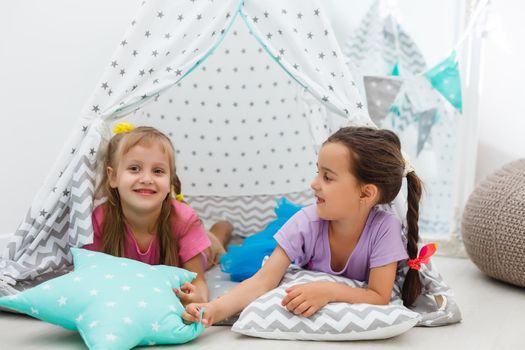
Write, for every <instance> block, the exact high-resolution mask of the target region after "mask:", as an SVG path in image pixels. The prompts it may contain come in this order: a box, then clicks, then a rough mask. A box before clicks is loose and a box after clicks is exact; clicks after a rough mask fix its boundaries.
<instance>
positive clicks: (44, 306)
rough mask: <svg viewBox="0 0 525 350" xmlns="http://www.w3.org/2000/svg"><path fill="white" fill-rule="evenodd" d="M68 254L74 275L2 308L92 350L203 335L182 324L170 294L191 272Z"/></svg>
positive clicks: (197, 327) (81, 252) (199, 328)
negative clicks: (71, 335) (55, 328)
mask: <svg viewBox="0 0 525 350" xmlns="http://www.w3.org/2000/svg"><path fill="white" fill-rule="evenodd" d="M71 252H72V254H73V264H74V266H75V270H74V271H73V272H71V273H68V274H66V275H63V276H60V277H57V278H54V279H52V280H49V281H47V282H44V283H42V284H40V285H38V286H36V287H34V288H31V289H28V290H25V291H24V292H21V293H19V294H17V295H14V296H8V297H3V298H0V306H2V307H5V308H8V309H13V310H17V311H20V312H23V313H26V314H28V315H30V316H33V317H35V318H38V319H41V320H43V321H47V322H50V323H53V324H56V325H59V326H62V327H64V328H67V329H71V330H78V331H79V332H80V335H81V336H82V338H83V339H84V342H85V343H86V345H87V346H88V347H89V348H90V349H131V348H133V347H135V346H138V345H156V344H180V343H186V342H189V341H190V340H192V339H194V338H196V337H197V336H199V335H200V334H201V333H202V332H203V330H204V326H203V325H202V324H199V323H193V324H191V325H186V324H184V323H183V321H182V317H181V315H182V312H183V311H184V308H183V306H182V304H181V303H180V301H179V299H178V298H177V296H176V295H175V294H174V293H173V291H172V288H180V286H181V285H182V284H184V283H185V282H191V281H192V280H193V279H194V278H195V277H196V274H195V273H193V272H189V271H187V270H184V269H180V268H177V267H172V266H165V265H156V266H152V265H147V264H144V263H141V262H138V261H135V260H130V259H125V258H117V257H114V256H111V255H107V254H103V253H97V252H92V251H89V250H85V249H78V248H71Z"/></svg>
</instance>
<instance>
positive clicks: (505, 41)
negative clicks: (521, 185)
mask: <svg viewBox="0 0 525 350" xmlns="http://www.w3.org/2000/svg"><path fill="white" fill-rule="evenodd" d="M492 3H493V4H494V6H493V8H492V9H491V12H490V14H491V16H490V17H489V22H488V26H487V30H488V31H487V38H486V40H485V54H484V55H483V56H482V57H483V60H482V67H481V69H482V72H483V73H484V74H482V76H481V78H482V82H481V87H480V90H481V91H480V93H481V96H480V105H479V111H480V112H479V120H480V124H479V144H478V157H477V167H476V181H477V182H479V181H482V180H483V178H485V177H486V176H487V175H489V174H490V173H491V172H492V171H494V169H497V168H499V167H500V166H502V165H503V164H505V163H508V162H510V161H513V160H515V159H518V158H525V108H524V107H523V106H522V105H521V104H522V103H525V88H524V87H523V85H524V81H525V46H524V45H523V33H524V31H525V22H524V21H523V19H524V16H525V3H524V2H523V1H520V0H504V1H503V0H499V1H498V0H496V1H492Z"/></svg>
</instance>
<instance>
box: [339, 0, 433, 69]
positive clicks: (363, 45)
mask: <svg viewBox="0 0 525 350" xmlns="http://www.w3.org/2000/svg"><path fill="white" fill-rule="evenodd" d="M344 54H345V55H346V56H347V57H348V58H349V59H350V60H351V61H352V63H353V64H355V65H356V66H357V67H358V68H359V71H360V72H361V73H362V74H363V75H381V76H384V75H388V74H390V73H391V71H392V69H393V67H394V66H395V65H396V64H397V67H399V69H400V70H401V72H402V73H407V72H408V73H410V74H411V75H416V74H419V73H422V72H423V71H424V70H425V69H426V62H425V59H424V58H423V55H422V54H421V51H420V50H419V48H418V46H417V45H416V43H415V42H414V41H413V40H412V38H411V37H410V36H409V35H408V34H407V33H406V31H405V30H404V29H403V27H401V25H400V24H399V23H398V22H397V20H396V19H395V18H394V16H393V15H392V14H391V13H386V10H385V9H383V8H382V7H381V4H380V2H379V1H376V2H374V4H373V5H372V6H371V7H370V10H368V12H367V13H366V14H365V16H364V18H363V20H362V21H361V23H360V24H359V26H358V27H357V28H356V30H355V31H354V32H353V33H352V34H351V35H350V36H349V38H348V40H347V42H346V44H345V47H344Z"/></svg>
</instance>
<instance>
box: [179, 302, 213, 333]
mask: <svg viewBox="0 0 525 350" xmlns="http://www.w3.org/2000/svg"><path fill="white" fill-rule="evenodd" d="M202 308H204V313H203V314H202V324H203V325H204V326H206V327H209V326H211V325H212V324H213V322H214V321H215V317H214V314H215V309H214V308H213V306H212V305H211V304H210V303H201V304H199V303H192V304H189V305H187V306H186V310H185V311H184V312H183V313H182V318H183V320H184V322H186V323H198V322H200V321H201V319H200V313H201V310H202Z"/></svg>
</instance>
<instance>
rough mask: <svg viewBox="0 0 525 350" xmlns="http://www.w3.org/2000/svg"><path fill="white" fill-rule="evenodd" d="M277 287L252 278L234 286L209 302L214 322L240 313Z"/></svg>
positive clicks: (254, 277)
mask: <svg viewBox="0 0 525 350" xmlns="http://www.w3.org/2000/svg"><path fill="white" fill-rule="evenodd" d="M276 286H277V285H273V284H272V283H264V282H262V281H260V279H257V278H256V276H253V277H251V278H249V279H247V280H245V281H243V282H242V283H240V284H239V285H237V286H235V287H234V288H233V289H232V290H231V291H229V292H228V293H227V294H225V295H223V296H221V297H219V298H217V299H215V300H213V301H211V302H210V304H211V305H210V306H211V307H213V309H214V310H215V317H214V319H215V320H214V322H218V321H221V320H224V319H225V318H228V317H230V316H232V315H235V314H237V313H239V312H241V311H242V310H243V309H244V308H245V307H246V306H247V305H248V304H249V303H250V302H252V301H253V300H255V299H256V298H258V297H259V296H261V295H263V294H264V293H266V292H267V291H269V290H271V289H273V288H275V287H276Z"/></svg>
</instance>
